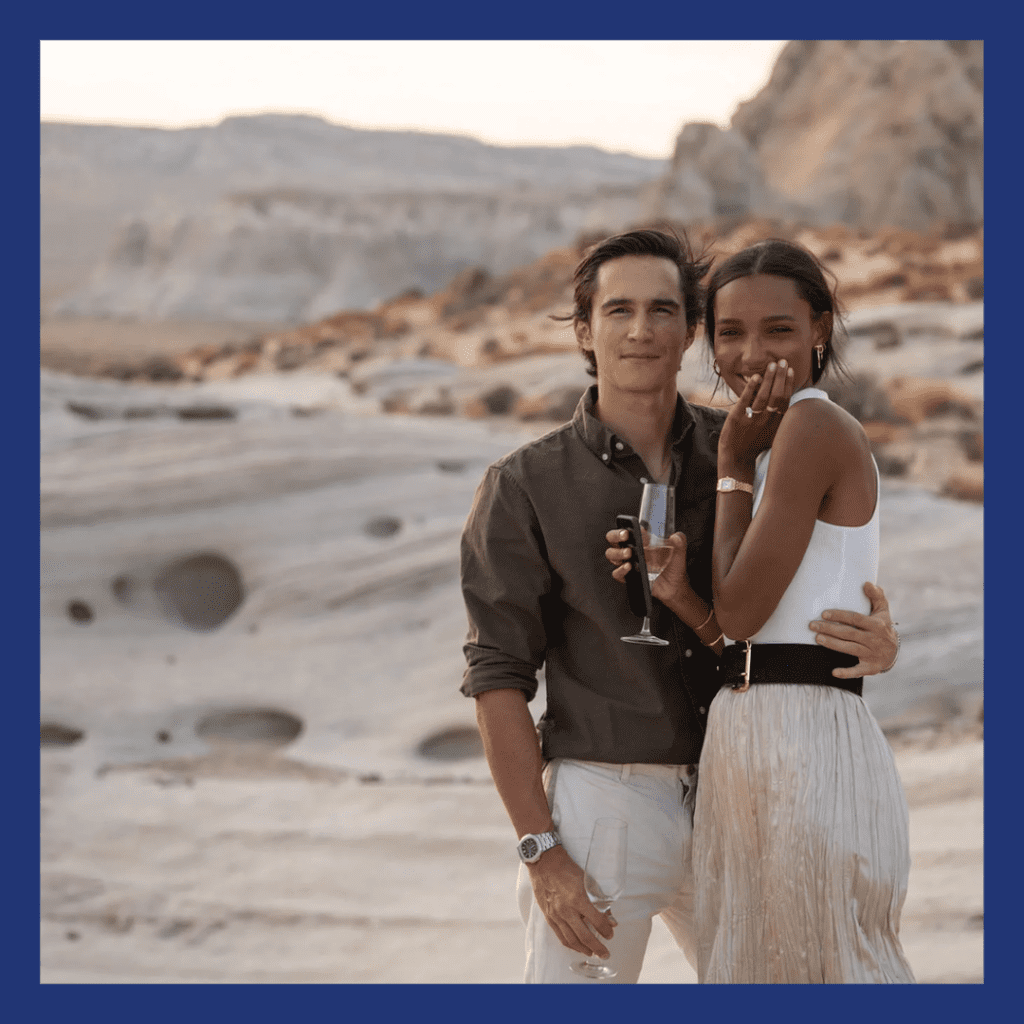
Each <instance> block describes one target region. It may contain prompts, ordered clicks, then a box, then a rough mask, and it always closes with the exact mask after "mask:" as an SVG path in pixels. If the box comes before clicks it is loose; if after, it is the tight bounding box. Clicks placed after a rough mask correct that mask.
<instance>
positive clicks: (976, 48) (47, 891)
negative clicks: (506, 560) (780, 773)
mask: <svg viewBox="0 0 1024 1024" xmlns="http://www.w3.org/2000/svg"><path fill="white" fill-rule="evenodd" d="M40 57H41V95H40V104H41V117H42V123H41V126H40V130H41V152H40V173H41V185H40V188H41V222H40V231H41V265H40V272H41V290H40V322H41V328H40V334H41V339H40V342H41V346H40V347H41V415H42V419H41V443H42V465H41V514H42V524H41V525H42V535H41V554H42V563H41V621H42V649H41V650H42V679H41V708H42V721H41V733H40V739H41V758H42V813H43V818H42V859H43V864H42V871H43V874H42V897H43V901H42V980H43V981H44V982H52V983H68V982H98V983H105V982H127V983H139V982H188V983H195V982H360V981H366V982H415V981H442V982H473V981H479V982H516V981H518V980H520V978H521V974H522V964H523V954H522V948H521V947H522V928H521V924H520V923H519V921H518V915H517V909H516V904H515V898H514V877H515V871H516V864H517V858H516V855H515V853H514V850H513V842H514V839H515V836H514V834H513V832H512V829H511V826H510V825H509V824H508V821H507V818H506V817H505V814H504V810H503V809H502V807H501V804H500V801H499V800H498V798H497V796H496V794H495V792H494V789H493V786H492V785H491V783H490V779H489V774H488V771H487V767H486V764H485V762H484V760H483V757H482V749H481V746H480V741H479V737H478V735H477V732H476V728H475V724H474V708H473V706H472V702H471V701H468V700H466V699H465V698H463V697H462V696H461V695H460V694H459V692H458V686H459V684H460V682H461V676H462V668H463V661H462V653H461V645H462V642H463V639H464V633H465V614H464V611H463V608H462V602H461V596H460V593H459V588H458V538H459V533H460V530H461V527H462V524H463V522H464V520H465V516H466V514H467V512H468V510H469V507H470V504H471V501H472V496H473V492H474V490H475V488H476V485H477V483H478V481H479V479H480V476H481V474H482V473H483V471H484V469H485V467H486V466H487V465H488V464H489V463H490V462H492V461H493V460H494V459H496V458H498V457H500V456H501V455H503V454H505V453H506V452H508V451H510V450H511V449H513V448H514V447H517V446H518V445H519V444H521V443H523V442H524V441H526V440H528V439H530V438H532V437H536V436H538V435H539V434H542V433H544V432H546V431H548V430H550V429H551V428H552V427H553V426H555V425H557V424H558V423H560V422H564V421H565V420H566V419H568V418H569V417H570V416H571V414H572V410H573V408H574V407H575V405H576V402H577V401H578V399H579V396H580V394H581V393H582V391H583V390H584V388H585V387H586V386H587V384H588V383H589V380H590V379H589V378H588V377H587V375H586V373H585V369H584V364H583V361H582V359H581V357H580V356H579V354H578V352H577V350H576V346H575V340H574V338H573V335H572V331H571V329H570V328H568V327H567V326H566V325H565V324H563V323H559V322H556V321H554V320H552V319H551V318H550V317H551V314H563V313H567V312H569V311H570V310H571V295H572V284H571V280H572V271H573V268H574V266H575V264H576V263H577V262H578V260H579V259H580V257H581V255H582V254H583V252H584V251H585V250H586V248H587V246H588V245H590V244H592V243H593V242H595V241H597V240H599V239H601V238H603V237H605V236H607V235H609V234H612V233H615V232H617V231H620V230H624V229H628V228H631V227H639V226H660V227H666V228H671V229H674V230H677V231H681V230H685V231H686V232H687V233H688V235H689V236H690V238H691V239H692V240H693V242H694V243H695V245H696V246H697V247H698V248H706V249H707V250H708V251H710V252H711V253H712V254H714V255H723V254H726V253H729V252H732V251H735V250H737V249H739V248H742V247H743V246H745V245H748V244H750V243H751V242H753V241H756V240H758V239H760V238H764V237H768V236H780V237H786V238H791V239H794V240H797V241H799V242H801V243H803V244H804V245H806V246H808V247H809V248H810V249H812V251H814V252H815V253H816V254H817V255H818V256H819V257H820V258H821V259H822V261H823V262H824V263H825V265H826V266H827V267H828V268H829V269H830V270H831V271H832V272H833V273H834V274H835V276H836V279H837V281H838V283H839V287H840V292H839V293H840V298H841V300H842V301H843V303H844V304H845V306H846V308H847V310H848V317H847V328H848V337H847V339H846V348H845V357H846V363H847V366H848V368H849V374H848V376H847V377H845V378H833V379H831V380H826V387H827V388H828V390H829V391H830V393H831V394H832V397H833V398H834V399H835V400H837V401H839V402H841V403H842V404H843V405H844V406H845V407H846V408H847V409H849V410H850V411H851V412H852V413H854V415H856V416H857V417H858V418H859V419H860V420H861V422H862V423H863V424H864V426H865V430H866V431H867V432H868V435H869V437H870V439H871V442H872V446H873V448H874V451H875V457H876V459H877V461H878V463H879V467H880V469H881V471H882V473H883V490H882V528H883V538H882V543H883V549H882V567H881V574H880V583H881V584H882V585H883V587H884V588H885V590H886V593H887V595H888V597H889V600H890V604H891V606H892V610H893V617H894V618H895V619H897V620H898V621H899V623H900V632H901V634H902V637H903V647H902V653H901V656H900V660H899V663H898V665H897V666H896V668H894V669H893V670H892V672H890V673H889V674H887V675H884V676H879V677H875V678H874V679H869V680H868V681H867V685H866V687H865V697H866V699H867V701H868V703H869V705H870V706H871V708H872V710H873V711H874V712H875V714H876V716H877V717H878V718H879V720H880V721H881V723H882V725H883V728H884V730H885V732H886V734H887V736H888V737H889V739H890V741H891V743H892V745H893V748H894V750H895V752H896V756H897V763H898V765H899V767H900V771H901V774H902V776H903V780H904V785H905V788H906V789H907V793H908V798H909V800H910V803H911V841H912V855H913V864H914V866H913V870H912V875H911V889H910V895H909V897H908V902H907V907H906V910H905V913H904V926H903V937H904V944H905V947H906V949H907V953H908V956H909V957H910V959H911V963H912V964H913V966H914V969H915V971H916V973H917V976H918V979H919V980H920V981H929V982H980V981H982V980H983V978H982V935H983V932H982V924H983V906H982V897H981V892H982V847H981V809H982V750H983V742H982V707H983V704H982V650H983V645H982V641H983V637H982V586H983V578H982V543H983V537H982V519H983V493H984V488H983V458H984V434H983V420H982V416H983V408H984V404H983V401H984V393H983V383H984V358H983V339H984V318H983V296H984V264H983V194H982V181H983V50H982V43H981V42H980V41H963V40H931V41H928V40H924V41H921V40H916V41H872V40H846V41H795V42H786V41H752V42H742V41H718V42H708V41H705V42H701V41H690V42H682V41H680V42H671V41H662V42H635V41H634V42H609V41H601V42H595V41H580V42H552V41H549V42H544V41H535V42H529V41H521V42H508V41H458V42H438V41H435V42H431V41H405V42H394V41H393V42H344V41H336V42H330V41H311V42H294V41H293V42H271V41H220V42H217V41H206V42H189V41H176V42H172V41H138V42H130V41H116V42H102V41H44V42H42V44H41V51H40ZM638 71H640V72H642V73H641V74H638V73H637V72H638ZM679 388H680V391H681V392H682V393H683V394H684V395H685V396H686V397H687V398H688V399H689V400H691V401H694V402H698V403H701V402H703V403H709V402H723V401H724V400H725V396H724V395H723V394H722V391H721V389H719V391H718V393H717V394H714V388H713V384H712V374H711V371H710V361H709V359H708V357H707V355H706V353H705V347H704V344H703V341H702V339H700V338H698V343H697V344H696V345H695V346H694V347H693V348H692V349H691V350H690V352H689V353H688V354H687V356H686V359H685V360H684V364H683V368H682V371H681V373H680V376H679ZM602 544H603V542H602ZM600 546H601V545H599V547H600ZM543 699H544V694H543V686H542V689H541V693H540V695H539V696H538V698H537V700H535V701H534V702H533V705H531V707H533V708H534V710H535V714H536V715H537V716H539V714H540V713H541V711H542V710H543ZM694 980H695V978H694V976H693V972H692V971H691V970H690V968H689V967H688V965H686V963H685V961H684V960H683V958H682V956H681V954H679V953H678V951H677V950H676V949H675V947H674V945H673V944H672V942H671V939H670V938H669V937H668V935H667V932H665V931H664V929H662V928H661V927H660V925H658V926H656V928H655V932H654V935H653V937H652V943H651V948H650V952H649V955H648V958H647V962H646V964H645V968H644V974H643V975H642V977H641V981H642V982H654V983H659V982H689V981H694Z"/></svg>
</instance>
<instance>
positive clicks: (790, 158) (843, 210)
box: [645, 40, 984, 231]
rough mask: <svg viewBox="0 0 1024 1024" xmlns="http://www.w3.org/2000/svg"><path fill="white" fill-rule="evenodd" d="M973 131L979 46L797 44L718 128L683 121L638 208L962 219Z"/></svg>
mask: <svg viewBox="0 0 1024 1024" xmlns="http://www.w3.org/2000/svg"><path fill="white" fill-rule="evenodd" d="M983 133H984V47H983V44H982V42H981V41H980V40H974V41H969V40H901V41H895V40H796V41H793V42H791V43H788V44H787V45H786V47H785V48H784V49H783V51H782V53H781V54H780V55H779V59H778V61H777V62H776V65H775V68H774V69H773V71H772V75H771V78H770V79H769V81H768V83H767V85H766V86H765V87H764V88H763V89H762V90H761V92H760V93H758V94H757V96H755V97H753V98H752V99H750V100H748V101H747V102H745V103H741V104H740V105H739V108H738V109H737V111H736V113H735V114H734V115H733V118H732V122H731V125H730V127H729V129H728V130H722V129H720V128H718V127H716V126H715V125H708V124H690V125H686V126H685V127H684V128H683V130H682V132H681V133H680V135H679V138H678V140H677V142H676V148H675V152H674V154H673V157H672V163H671V166H670V167H669V169H668V171H667V172H666V173H665V175H664V176H663V177H662V178H661V180H660V181H659V182H658V183H657V185H656V186H654V187H653V188H652V189H650V190H649V191H648V198H647V203H646V206H645V212H646V214H647V215H648V216H649V217H657V216H664V217H675V218H678V219H683V220H692V219H694V218H701V217H705V218H706V217H711V216H714V215H719V216H741V217H742V216H766V215H767V216H788V217H795V218H799V219H802V220H805V221H807V222H809V223H815V224H832V223H845V224H849V225H852V226H856V227H860V228H866V229H869V230H875V229H878V228H882V227H899V228H907V229H910V230H913V231H927V230H929V229H930V228H931V227H933V226H934V225H935V224H936V223H939V222H946V223H948V224H952V225H956V226H959V227H974V226H977V225H978V224H980V223H981V222H982V220H983V216H984V214H983V194H982V190H983V165H984V152H983V149H984V147H983V142H984V134H983Z"/></svg>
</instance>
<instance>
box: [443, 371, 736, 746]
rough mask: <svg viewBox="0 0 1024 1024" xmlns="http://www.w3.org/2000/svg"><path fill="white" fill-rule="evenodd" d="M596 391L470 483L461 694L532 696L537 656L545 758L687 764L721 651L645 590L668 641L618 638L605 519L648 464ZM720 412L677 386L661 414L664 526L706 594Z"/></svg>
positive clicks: (632, 620)
mask: <svg viewBox="0 0 1024 1024" xmlns="http://www.w3.org/2000/svg"><path fill="white" fill-rule="evenodd" d="M596 397H597V388H596V386H594V387H591V388H590V389H589V390H588V392H587V393H586V394H585V395H584V396H583V398H582V399H581V400H580V404H579V406H578V407H577V409H576V414H575V416H574V417H573V419H572V421H571V422H569V423H566V424H564V425H563V426H561V427H559V428H558V429H556V430H554V431H552V432H551V433H549V434H547V435H545V436H544V437H541V438H539V439H538V440H536V441H533V442H530V443H529V444H526V445H524V446H523V447H522V448H519V449H518V450H517V451H514V452H512V453H511V454H510V455H506V456H505V457H504V458H503V459H500V460H498V462H496V463H494V465H493V466H491V467H490V468H489V469H488V470H487V473H486V474H485V476H484V479H483V481H482V482H481V484H480V486H479V488H478V489H477V493H476V497H475V499H474V501H473V508H472V511H471V512H470V514H469V519H468V520H467V522H466V527H465V530H464V531H463V535H462V591H463V596H464V598H465V601H466V610H467V614H468V616H469V635H468V638H467V643H466V646H465V648H464V650H465V654H466V661H467V669H466V673H465V677H464V681H463V684H462V692H463V693H464V694H465V695H466V696H468V697H473V696H476V695H477V694H480V693H483V692H485V691H487V690H497V689H507V688H515V689H520V690H522V691H523V692H524V693H525V694H526V697H527V699H528V700H532V698H533V697H534V696H535V695H536V692H537V687H538V683H537V672H538V670H539V669H540V668H541V667H542V666H543V667H544V669H545V680H546V685H547V709H546V711H545V713H544V716H543V718H542V719H541V723H540V731H541V738H542V749H543V756H544V757H545V759H550V758H554V757H571V758H578V759H581V760H588V761H607V762H611V763H613V764H635V763H647V764H695V763H696V762H697V760H698V758H699V756H700V748H701V743H702V742H703V738H704V724H705V722H706V720H707V709H708V707H709V706H710V704H711V700H712V698H713V697H714V695H715V693H716V692H717V691H718V686H719V682H718V669H717V666H718V659H717V658H716V657H715V655H714V654H713V652H711V651H710V650H709V649H708V648H706V647H705V646H704V645H703V644H702V643H701V642H700V641H699V640H698V639H697V637H696V635H695V634H694V633H693V632H692V630H690V629H689V628H687V627H686V626H684V625H683V624H682V623H681V622H680V621H679V620H678V619H677V618H676V617H675V616H674V615H673V614H672V613H671V612H670V611H669V610H668V609H667V608H665V607H664V606H663V605H661V604H660V603H659V602H657V601H655V602H654V617H653V620H652V622H651V629H652V631H653V632H654V633H655V634H656V635H657V636H660V637H662V638H664V639H666V640H669V641H671V643H670V644H669V646H668V647H648V646H640V645H635V644H625V643H623V642H622V640H621V637H623V636H626V635H629V634H632V633H635V632H637V630H638V629H639V627H640V622H639V621H638V619H637V618H636V616H634V615H633V613H632V612H631V611H630V610H629V605H628V602H627V598H626V588H625V587H624V586H623V585H622V584H620V583H617V582H616V581H615V580H613V579H612V576H611V566H610V565H609V564H608V562H607V560H606V559H605V557H604V549H605V548H606V547H607V543H606V541H605V533H606V532H607V531H608V530H610V529H613V528H614V527H615V516H616V515H618V514H621V513H624V514H628V515H636V514H637V513H638V510H639V508H640V496H641V493H642V491H643V480H644V478H645V477H646V476H647V469H646V467H645V466H644V463H643V461H642V459H641V458H640V457H639V456H638V455H637V454H636V453H635V452H634V451H633V450H632V449H631V448H630V446H629V445H628V444H627V443H626V442H625V441H624V440H622V439H620V438H618V437H617V436H616V435H615V434H614V433H613V432H612V431H611V430H609V429H608V428H607V427H606V426H605V425H604V424H603V423H601V422H600V421H599V420H598V419H596V418H595V417H594V415H593V409H594V402H595V400H596ZM724 419H725V413H724V412H722V411H721V410H717V409H708V408H704V407H701V406H690V405H688V404H687V403H686V402H685V401H684V400H683V399H682V398H679V400H678V402H677V405H676V415H675V420H674V423H673V427H672V464H673V470H672V479H673V482H674V483H675V487H676V529H677V530H680V531H682V532H683V533H685V534H686V539H687V568H688V571H689V575H690V580H691V583H692V585H693V587H694V589H695V590H696V591H697V592H698V593H699V594H700V595H701V596H702V597H704V598H705V599H706V600H707V601H710V600H711V545H712V538H713V534H714V515H715V483H716V479H717V472H716V467H717V451H718V434H719V433H720V431H721V427H722V422H723V420H724Z"/></svg>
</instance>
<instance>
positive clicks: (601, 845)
mask: <svg viewBox="0 0 1024 1024" xmlns="http://www.w3.org/2000/svg"><path fill="white" fill-rule="evenodd" d="M583 875H584V885H585V886H586V890H587V896H588V897H589V898H590V902H591V903H593V904H594V906H595V907H597V909H598V910H603V911H606V912H607V911H608V909H609V908H610V907H611V905H612V903H613V902H614V901H615V900H617V899H618V898H619V897H620V896H621V895H622V890H623V888H624V887H625V885H626V823H625V822H624V821H623V820H622V819H621V818H598V819H597V821H596V822H594V831H593V833H592V835H591V837H590V850H589V851H588V853H587V866H586V867H585V868H584V869H583ZM570 969H571V970H572V971H573V972H574V973H575V974H582V975H583V976H584V977H585V978H614V977H615V973H616V972H615V970H614V969H613V968H611V967H609V966H608V965H607V964H603V963H601V961H600V960H597V959H596V958H593V957H588V958H587V959H586V960H579V961H577V962H576V963H574V964H571V965H570Z"/></svg>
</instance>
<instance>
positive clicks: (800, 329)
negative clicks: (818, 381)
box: [714, 274, 832, 395]
mask: <svg viewBox="0 0 1024 1024" xmlns="http://www.w3.org/2000/svg"><path fill="white" fill-rule="evenodd" d="M831 331H832V318H831V316H830V315H829V314H828V313H825V314H823V315H822V316H820V317H819V318H818V319H817V320H815V319H814V318H813V316H812V313H811V307H810V304H809V303H808V302H807V300H806V299H804V298H802V297H801V295H800V293H799V292H798V291H797V287H796V282H794V281H793V280H791V279H790V278H788V277H775V276H774V275H772V274H753V275H751V276H750V277H740V278H737V279H736V280H735V281H730V282H729V283H728V284H727V285H724V286H723V287H722V288H720V289H719V290H718V294H717V295H716V296H715V337H714V346H715V360H716V361H717V363H718V366H719V370H720V372H721V375H722V379H723V380H724V381H725V383H726V384H728V385H729V387H730V388H731V389H732V391H733V393H734V394H736V395H738V394H740V393H741V392H742V391H743V388H744V386H745V384H746V382H747V380H748V378H750V377H752V376H753V375H754V374H755V373H758V374H760V375H761V376H762V377H764V372H765V370H766V369H767V367H768V364H769V363H772V362H776V363H777V362H778V361H779V360H780V359H785V360H786V364H787V365H788V366H791V367H792V368H793V379H794V381H795V385H794V390H799V389H800V388H802V387H806V386H807V385H808V384H810V383H811V366H812V360H813V359H814V346H815V345H816V344H818V343H819V342H821V343H822V344H826V343H827V341H828V338H829V335H830V334H831Z"/></svg>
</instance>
